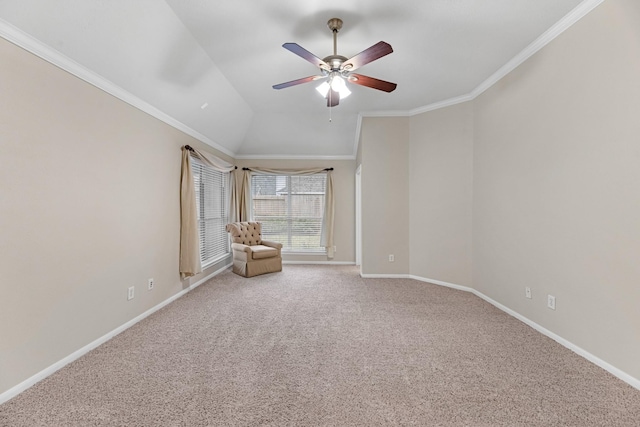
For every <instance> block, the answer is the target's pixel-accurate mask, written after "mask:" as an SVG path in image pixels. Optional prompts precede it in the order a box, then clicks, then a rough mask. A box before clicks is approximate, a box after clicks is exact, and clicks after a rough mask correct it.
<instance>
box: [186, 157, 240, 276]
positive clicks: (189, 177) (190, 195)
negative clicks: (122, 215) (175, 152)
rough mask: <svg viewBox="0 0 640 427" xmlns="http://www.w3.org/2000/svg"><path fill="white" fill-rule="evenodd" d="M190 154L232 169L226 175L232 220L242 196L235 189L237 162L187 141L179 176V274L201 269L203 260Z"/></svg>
mask: <svg viewBox="0 0 640 427" xmlns="http://www.w3.org/2000/svg"><path fill="white" fill-rule="evenodd" d="M191 155H194V156H195V157H197V158H198V159H199V160H200V161H201V162H202V163H204V164H205V165H207V166H209V167H211V168H213V169H215V170H217V171H220V172H227V173H229V178H228V179H227V200H226V206H227V212H229V220H230V221H235V220H236V218H237V217H238V205H239V199H238V196H237V192H236V180H235V174H234V171H235V166H234V165H232V164H231V163H227V162H225V161H224V160H222V159H220V158H218V157H216V156H214V155H211V154H209V153H203V152H201V151H198V150H196V149H194V148H192V147H189V146H188V145H185V146H184V147H182V174H181V177H180V275H181V276H182V277H183V278H184V277H190V276H194V275H196V274H198V273H200V272H202V264H201V263H200V236H199V235H198V215H197V212H196V193H195V188H194V184H193V173H192V171H191Z"/></svg>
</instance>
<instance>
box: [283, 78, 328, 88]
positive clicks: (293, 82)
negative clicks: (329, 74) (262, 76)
mask: <svg viewBox="0 0 640 427" xmlns="http://www.w3.org/2000/svg"><path fill="white" fill-rule="evenodd" d="M322 78H324V76H309V77H303V78H301V79H298V80H291V81H290V82H286V83H280V84H278V85H273V88H274V89H284V88H286V87H291V86H296V85H301V84H302V83H309V82H312V81H314V80H318V79H322Z"/></svg>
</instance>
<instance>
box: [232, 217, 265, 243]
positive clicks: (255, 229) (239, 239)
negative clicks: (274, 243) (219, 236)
mask: <svg viewBox="0 0 640 427" xmlns="http://www.w3.org/2000/svg"><path fill="white" fill-rule="evenodd" d="M261 229H262V227H261V225H260V223H259V222H232V223H230V224H227V233H229V234H230V235H231V241H232V242H233V243H242V244H243V245H247V246H255V245H261V244H262V234H261V232H260V231H261Z"/></svg>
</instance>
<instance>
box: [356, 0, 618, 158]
mask: <svg viewBox="0 0 640 427" xmlns="http://www.w3.org/2000/svg"><path fill="white" fill-rule="evenodd" d="M604 1H605V0H584V1H582V2H581V3H580V4H579V5H578V6H576V7H575V8H574V9H573V10H572V11H571V12H569V13H568V14H566V15H565V16H564V17H563V18H562V19H560V20H559V21H558V22H556V23H555V24H554V25H553V26H551V28H549V29H548V30H547V31H545V32H544V33H542V35H541V36H540V37H538V38H537V39H535V40H534V41H533V42H532V43H531V44H530V45H529V46H527V47H526V48H524V49H523V50H522V51H521V52H520V53H518V54H517V55H516V56H514V57H513V58H512V59H511V60H510V61H509V62H507V63H506V64H504V65H503V66H502V67H500V68H499V69H498V70H497V71H496V72H495V73H493V74H492V75H491V76H489V78H488V79H486V80H485V81H483V82H482V83H480V84H479V85H478V86H477V87H476V88H475V89H473V90H472V91H471V92H469V93H467V94H465V95H460V96H456V97H454V98H449V99H445V100H443V101H438V102H435V103H432V104H428V105H425V106H423V107H418V108H414V109H413V110H409V111H405V110H398V111H365V112H361V113H360V114H359V115H358V127H357V129H356V138H355V141H356V142H355V146H354V147H353V155H354V156H355V155H356V154H357V152H358V144H359V142H360V132H361V131H362V127H361V120H362V117H402V116H409V117H410V116H415V115H418V114H422V113H426V112H429V111H434V110H439V109H441V108H445V107H450V106H452V105H456V104H461V103H463V102H468V101H473V100H474V99H475V98H477V97H478V96H479V95H481V94H482V93H484V92H485V91H486V90H487V89H489V88H490V87H492V86H493V85H494V84H496V83H497V82H498V81H500V80H501V79H502V78H503V77H505V76H506V75H507V74H509V73H510V72H512V71H513V70H515V69H516V68H517V67H518V66H519V65H520V64H522V63H523V62H525V61H526V60H527V59H529V58H531V57H532V56H533V55H534V54H536V53H537V52H538V51H539V50H540V49H542V48H543V47H545V46H546V45H547V44H549V43H551V41H553V40H554V39H555V38H556V37H558V36H559V35H560V34H562V33H563V32H565V31H566V30H568V29H569V28H570V27H571V26H573V24H575V23H576V22H578V21H579V20H580V19H582V18H583V17H585V16H586V15H587V14H588V13H589V12H591V11H592V10H593V9H595V8H596V7H598V6H599V5H600V4H601V3H602V2H604Z"/></svg>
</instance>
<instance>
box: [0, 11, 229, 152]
mask: <svg viewBox="0 0 640 427" xmlns="http://www.w3.org/2000/svg"><path fill="white" fill-rule="evenodd" d="M0 37H2V38H4V39H6V40H7V41H9V42H11V43H13V44H15V45H16V46H18V47H21V48H22V49H24V50H26V51H28V52H31V53H32V54H34V55H36V56H38V57H40V58H42V59H44V60H45V61H47V62H49V63H51V64H53V65H55V66H56V67H58V68H60V69H61V70H64V71H66V72H68V73H69V74H72V75H74V76H76V77H77V78H79V79H81V80H84V81H85V82H87V83H89V84H91V85H93V86H95V87H97V88H98V89H100V90H102V91H104V92H106V93H108V94H110V95H113V96H115V97H116V98H118V99H120V100H121V101H123V102H126V103H127V104H129V105H131V106H132V107H135V108H137V109H138V110H140V111H143V112H145V113H147V114H149V115H150V116H153V117H155V118H156V119H158V120H160V121H162V122H164V123H166V124H168V125H169V126H171V127H174V128H176V129H178V130H179V131H182V132H184V133H186V134H187V135H189V136H192V137H193V138H195V139H197V140H198V141H201V142H203V143H205V144H207V145H209V146H211V147H213V148H215V149H216V150H218V151H221V152H223V153H225V154H226V155H228V156H231V157H235V153H233V152H232V151H230V150H228V149H227V148H225V147H223V146H222V145H220V144H218V143H217V142H215V141H213V140H211V139H210V138H208V137H206V136H205V135H203V134H201V133H200V132H198V131H196V130H194V129H192V128H190V127H189V126H187V125H185V124H184V123H182V122H180V121H178V120H176V119H175V118H173V117H171V116H170V115H168V114H166V113H165V112H163V111H161V110H159V109H158V108H156V107H154V106H153V105H151V104H149V103H147V102H145V101H143V100H142V99H140V98H138V97H137V96H135V95H133V94H132V93H130V92H128V91H126V90H124V89H123V88H121V87H120V86H118V85H116V84H115V83H113V82H111V81H109V80H107V79H105V78H104V77H102V76H101V75H99V74H97V73H96V72H95V71H91V70H89V69H88V68H86V67H84V66H83V65H80V64H79V63H77V62H75V61H74V60H72V59H71V58H69V57H67V56H65V55H64V54H62V53H60V52H59V51H57V50H55V49H53V48H52V47H51V46H48V45H46V44H44V43H42V42H41V41H39V40H37V39H36V38H34V37H32V36H30V35H29V34H27V33H25V32H24V31H22V30H20V29H19V28H16V27H15V26H13V25H11V24H9V23H8V22H6V21H4V20H3V19H0Z"/></svg>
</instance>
